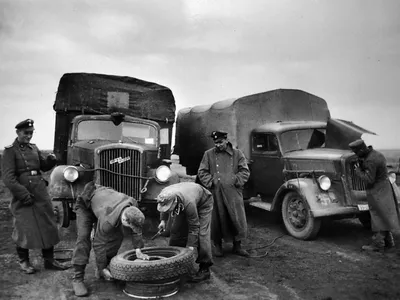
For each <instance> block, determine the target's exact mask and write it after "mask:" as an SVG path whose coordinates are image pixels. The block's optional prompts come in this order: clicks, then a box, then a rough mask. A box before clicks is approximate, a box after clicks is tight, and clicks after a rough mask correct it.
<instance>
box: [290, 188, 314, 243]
mask: <svg viewBox="0 0 400 300" xmlns="http://www.w3.org/2000/svg"><path fill="white" fill-rule="evenodd" d="M282 219H283V223H284V224H285V227H286V230H287V231H288V232H289V234H290V235H292V236H294V237H295V238H297V239H300V240H311V239H314V238H315V237H316V236H317V234H318V232H319V229H320V228H321V219H318V218H314V217H313V216H312V214H311V211H310V207H309V206H308V203H307V201H306V200H305V199H304V198H303V197H302V196H301V195H299V194H298V193H297V192H289V193H287V194H286V196H285V197H284V198H283V203H282Z"/></svg>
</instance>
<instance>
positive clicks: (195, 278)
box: [189, 263, 211, 283]
mask: <svg viewBox="0 0 400 300" xmlns="http://www.w3.org/2000/svg"><path fill="white" fill-rule="evenodd" d="M210 277H211V273H210V267H209V266H208V265H206V264H202V263H200V267H199V271H198V272H197V273H196V274H194V275H192V276H191V277H190V278H189V282H196V283H197V282H201V281H204V280H207V279H210Z"/></svg>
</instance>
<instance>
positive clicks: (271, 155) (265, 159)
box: [251, 132, 283, 202]
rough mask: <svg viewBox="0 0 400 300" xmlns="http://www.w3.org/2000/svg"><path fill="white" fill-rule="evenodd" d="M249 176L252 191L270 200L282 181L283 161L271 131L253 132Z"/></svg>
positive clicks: (276, 140)
mask: <svg viewBox="0 0 400 300" xmlns="http://www.w3.org/2000/svg"><path fill="white" fill-rule="evenodd" d="M251 143H252V146H251V177H252V184H253V188H254V192H255V193H256V194H260V195H261V197H262V198H263V200H264V201H267V202H270V201H272V199H273V197H274V195H275V193H276V191H277V190H278V188H279V187H280V186H281V185H282V183H283V174H282V171H283V162H282V160H281V151H280V149H279V144H278V139H277V137H276V135H275V134H273V133H264V132H263V133H258V132H254V133H253V134H252V138H251Z"/></svg>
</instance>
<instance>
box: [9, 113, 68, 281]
mask: <svg viewBox="0 0 400 300" xmlns="http://www.w3.org/2000/svg"><path fill="white" fill-rule="evenodd" d="M33 123H34V122H33V120H31V119H27V120H24V121H22V122H20V123H18V124H17V125H16V126H15V128H16V133H17V138H16V139H15V141H14V143H13V144H12V145H10V146H7V147H5V149H4V153H3V160H2V172H3V181H4V184H5V185H6V187H7V188H9V189H10V191H11V193H12V195H13V199H12V200H11V203H10V210H11V213H12V215H13V217H14V230H13V233H12V239H13V240H14V242H15V243H16V246H17V254H18V258H19V265H20V267H21V270H22V271H23V272H25V273H27V274H32V273H35V271H36V270H35V268H34V267H33V266H32V265H31V263H30V261H29V249H42V255H43V259H44V267H45V268H46V269H53V270H65V269H67V268H66V267H65V266H64V265H62V264H60V263H58V262H57V261H56V260H54V248H53V247H54V245H56V244H57V243H58V242H59V241H60V239H59V236H58V228H57V224H56V217H55V215H54V212H53V205H52V203H51V199H50V196H49V194H48V192H47V187H46V182H45V180H44V179H43V178H42V175H41V171H43V172H46V171H49V170H51V169H52V168H53V167H54V166H55V164H56V157H55V155H54V154H50V155H48V156H47V158H45V157H44V156H43V155H42V154H41V152H40V150H39V149H38V148H37V147H36V145H35V144H32V143H30V141H31V139H32V135H33V132H34V126H33Z"/></svg>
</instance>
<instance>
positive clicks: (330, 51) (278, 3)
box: [0, 0, 400, 149]
mask: <svg viewBox="0 0 400 300" xmlns="http://www.w3.org/2000/svg"><path fill="white" fill-rule="evenodd" d="M399 12H400V1H398V0H381V1H378V0H377V1H371V0H329V1H328V0H251V1H250V0H230V1H229V0H181V1H179V0H159V1H158V0H142V1H134V0H125V1H119V0H114V1H109V0H107V1H99V0H92V1H82V0H78V1H73V0H65V1H61V0H34V1H28V0H24V1H22V0H0V101H1V102H0V109H1V115H0V117H1V118H0V128H1V134H0V147H1V148H3V146H6V145H9V144H10V143H12V141H13V139H14V138H15V129H14V126H15V124H16V123H18V122H19V121H21V120H23V119H26V118H32V119H34V120H35V125H36V126H35V127H36V133H35V136H34V138H33V140H32V141H33V142H35V143H36V144H37V145H38V146H39V148H41V149H52V148H53V141H54V122H55V113H54V111H53V109H52V105H53V103H54V100H55V93H56V91H57V87H58V82H59V79H60V78H61V76H62V75H63V74H64V73H70V72H91V73H104V74H114V75H124V76H132V77H137V78H140V79H144V80H148V81H153V82H157V83H159V84H162V85H165V86H168V87H169V88H170V89H171V90H172V91H173V93H174V95H175V99H176V105H177V111H178V110H179V109H181V108H184V107H187V106H194V105H198V104H209V103H213V102H215V101H219V100H224V99H227V98H236V97H240V96H244V95H248V94H253V93H259V92H264V91H268V90H272V89H277V88H291V89H302V90H305V91H307V92H309V93H312V94H315V95H317V96H319V97H322V98H324V99H325V100H326V101H327V103H328V106H329V108H330V110H331V115H332V116H333V117H335V118H342V119H346V120H351V121H353V122H354V123H356V124H358V125H360V126H363V127H365V128H368V129H370V130H372V131H374V132H376V133H378V134H379V135H380V138H379V139H377V140H374V142H375V143H378V145H376V146H377V147H378V148H394V147H398V148H400V128H399V126H398V124H399V122H398V121H397V118H398V114H399V111H400V101H399V98H400V97H399V92H400V89H399V85H400V17H399Z"/></svg>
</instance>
